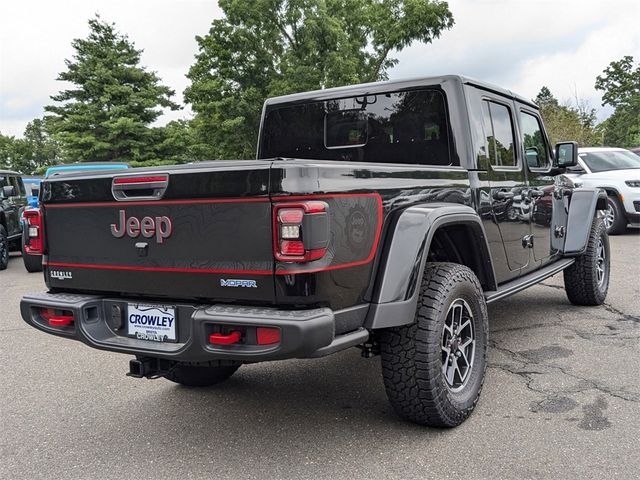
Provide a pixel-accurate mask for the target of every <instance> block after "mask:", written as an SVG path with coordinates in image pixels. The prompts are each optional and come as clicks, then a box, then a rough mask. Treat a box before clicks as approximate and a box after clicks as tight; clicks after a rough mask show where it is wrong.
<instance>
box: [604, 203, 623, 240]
mask: <svg viewBox="0 0 640 480" xmlns="http://www.w3.org/2000/svg"><path fill="white" fill-rule="evenodd" d="M604 225H605V227H606V229H607V233H608V234H609V235H618V234H620V233H624V231H625V230H626V229H627V217H626V216H625V214H624V208H623V207H622V204H621V203H620V200H618V198H617V197H614V196H612V195H610V196H608V197H607V209H606V210H605V211H604Z"/></svg>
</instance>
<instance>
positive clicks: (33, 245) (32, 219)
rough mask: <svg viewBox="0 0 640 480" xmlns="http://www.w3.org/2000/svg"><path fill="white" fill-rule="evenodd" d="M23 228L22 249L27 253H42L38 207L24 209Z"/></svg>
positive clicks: (40, 216)
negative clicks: (24, 231)
mask: <svg viewBox="0 0 640 480" xmlns="http://www.w3.org/2000/svg"><path fill="white" fill-rule="evenodd" d="M22 215H23V217H24V225H23V228H25V229H26V236H25V237H24V239H25V242H24V250H25V252H26V253H27V254H29V255H42V254H43V253H44V235H43V233H44V232H43V230H42V212H41V211H40V209H39V208H34V209H32V210H25V211H24V213H23V214H22Z"/></svg>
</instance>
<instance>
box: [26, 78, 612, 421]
mask: <svg viewBox="0 0 640 480" xmlns="http://www.w3.org/2000/svg"><path fill="white" fill-rule="evenodd" d="M576 159H577V149H576V144H575V143H573V142H565V143H562V144H558V145H557V146H556V147H555V150H554V149H552V147H551V145H550V144H549V140H548V137H547V135H546V133H545V130H544V127H543V124H542V119H541V118H540V114H539V111H538V108H537V107H536V105H535V104H533V103H531V102H530V101H529V100H526V99H524V98H522V97H520V96H517V95H515V94H513V93H512V92H509V91H507V90H504V89H501V88H498V87H495V86H492V85H487V84H485V83H481V82H478V81H474V80H471V79H468V78H464V77H460V76H442V77H431V78H423V79H419V80H412V81H398V82H386V83H375V84H366V85H355V86H349V87H343V88H334V89H327V90H321V91H315V92H309V93H301V94H295V95H289V96H285V97H279V98H272V99H269V100H267V101H266V103H265V105H264V111H263V118H262V125H261V128H260V135H259V142H258V152H257V159H256V160H247V161H215V162H204V163H196V164H191V165H180V166H175V167H162V168H143V169H132V170H129V171H126V172H106V171H105V172H100V173H94V174H86V173H71V174H67V175H64V174H61V175H59V176H56V177H52V178H48V179H46V180H45V181H44V182H43V185H42V189H41V197H40V209H39V211H38V210H36V211H35V212H36V213H32V214H29V216H28V217H27V221H28V223H29V226H30V227H31V228H32V229H33V230H32V231H34V232H36V230H37V232H39V234H37V235H35V236H33V237H32V238H31V239H30V241H31V242H32V245H31V246H30V249H29V251H31V252H34V253H41V254H44V256H43V264H44V277H45V281H46V284H47V287H48V291H47V292H46V293H36V294H30V295H26V296H25V297H24V298H23V299H22V303H21V312H22V316H23V318H24V320H25V321H26V322H27V323H29V324H30V325H32V326H34V327H36V328H38V329H40V330H43V331H45V332H47V333H51V334H54V335H59V336H62V337H67V338H71V339H75V340H80V341H82V342H84V343H86V344H87V345H89V346H91V347H94V348H98V349H103V350H110V351H114V352H121V353H127V354H130V355H135V359H133V360H131V361H130V372H129V375H131V376H134V377H148V378H153V377H165V378H167V379H169V380H171V381H174V382H178V383H181V384H184V385H191V386H199V385H212V384H215V383H219V382H222V381H224V380H226V379H227V378H229V377H230V376H231V375H232V374H233V373H234V372H235V371H236V370H237V369H238V368H239V367H240V366H241V365H242V364H243V363H253V362H262V361H270V360H278V359H286V358H310V357H321V356H324V355H329V354H332V353H335V352H338V351H340V350H343V349H345V348H348V347H352V346H358V347H360V348H361V349H362V352H363V354H364V355H365V356H372V355H375V354H380V355H381V360H382V374H383V377H384V384H385V387H386V390H387V393H388V396H389V399H390V401H391V403H392V405H393V407H394V409H395V410H396V411H397V412H398V413H399V414H400V415H401V416H402V417H404V418H406V419H408V420H411V421H413V422H417V423H420V424H425V425H434V426H455V425H458V424H460V423H461V422H462V421H463V420H464V419H465V418H467V417H468V416H469V414H470V413H471V411H472V410H473V408H474V406H475V404H476V403H477V401H478V397H479V394H480V390H481V387H482V383H483V380H484V376H485V370H486V365H487V338H488V332H489V330H488V318H487V308H486V305H487V303H490V302H493V301H495V300H498V299H500V298H503V297H506V296H508V295H511V294H513V293H516V292H518V291H520V290H522V289H524V288H526V287H529V286H531V285H535V284H536V283H538V282H540V281H542V280H544V279H545V278H547V277H549V276H551V275H554V274H556V273H559V272H560V271H564V280H565V287H566V291H567V295H568V297H569V300H570V301H571V302H572V303H574V304H577V305H599V304H601V303H602V302H603V301H604V299H605V296H606V293H607V289H608V284H609V243H608V237H607V235H606V232H605V228H604V225H603V222H602V219H601V218H600V214H599V213H598V212H599V211H600V210H601V209H604V208H606V196H605V194H604V193H601V192H599V191H597V190H594V189H586V188H574V186H573V184H572V183H571V181H570V179H568V178H567V177H565V176H563V175H562V173H563V171H564V168H566V167H568V166H571V165H574V164H575V163H576Z"/></svg>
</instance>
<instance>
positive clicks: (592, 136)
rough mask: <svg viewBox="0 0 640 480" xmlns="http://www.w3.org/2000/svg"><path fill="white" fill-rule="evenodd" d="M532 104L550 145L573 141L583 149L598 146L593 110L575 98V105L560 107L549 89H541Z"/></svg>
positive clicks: (568, 104) (567, 104) (566, 104)
mask: <svg viewBox="0 0 640 480" xmlns="http://www.w3.org/2000/svg"><path fill="white" fill-rule="evenodd" d="M534 102H536V103H537V104H538V106H539V107H540V114H541V115H542V119H543V120H544V125H545V128H546V130H547V133H548V135H549V137H550V140H551V143H552V144H555V143H557V142H560V141H563V140H575V141H576V142H578V144H579V145H580V146H583V147H584V146H592V145H597V144H598V142H599V133H598V131H597V129H596V112H595V109H593V108H590V107H589V105H588V104H586V103H585V102H583V101H581V100H580V99H579V98H576V105H572V104H570V103H569V102H567V103H565V104H564V105H561V104H560V102H559V101H558V99H557V98H556V97H554V96H553V94H552V93H551V90H549V88H547V87H542V88H541V89H540V92H539V93H538V95H537V96H536V98H535V99H534Z"/></svg>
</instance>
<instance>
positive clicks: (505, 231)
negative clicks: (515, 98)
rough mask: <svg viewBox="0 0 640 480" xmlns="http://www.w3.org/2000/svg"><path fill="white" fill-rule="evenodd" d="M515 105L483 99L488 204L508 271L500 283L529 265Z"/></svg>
mask: <svg viewBox="0 0 640 480" xmlns="http://www.w3.org/2000/svg"><path fill="white" fill-rule="evenodd" d="M513 112H514V105H513V103H512V102H510V101H508V100H507V99H501V98H499V97H498V98H488V97H485V98H483V99H482V117H483V126H484V127H483V128H484V135H485V139H486V146H485V148H486V152H487V159H488V162H487V163H488V166H487V179H488V183H489V190H488V197H489V198H488V201H489V202H491V208H492V212H493V222H494V223H495V224H496V225H497V227H498V231H499V234H500V238H501V243H502V246H503V248H504V252H505V256H506V260H507V265H508V270H509V271H505V272H502V275H500V274H498V272H496V273H497V274H498V276H499V277H502V278H500V280H507V279H509V278H513V277H515V276H518V275H519V274H520V273H521V272H522V271H523V270H525V269H527V267H528V264H529V256H530V249H529V248H528V247H529V241H530V235H531V227H530V218H531V206H530V205H529V204H528V203H527V202H526V201H525V198H526V197H525V196H526V194H527V191H528V184H527V177H526V175H525V172H524V169H523V165H522V163H523V162H522V161H521V154H520V152H519V149H518V148H517V145H518V143H517V142H516V134H515V132H516V129H515V121H514V115H513Z"/></svg>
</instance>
